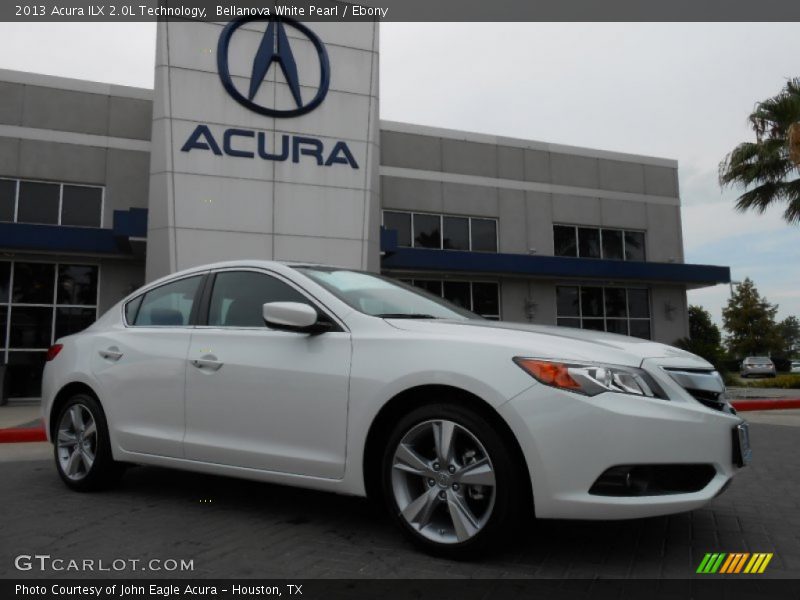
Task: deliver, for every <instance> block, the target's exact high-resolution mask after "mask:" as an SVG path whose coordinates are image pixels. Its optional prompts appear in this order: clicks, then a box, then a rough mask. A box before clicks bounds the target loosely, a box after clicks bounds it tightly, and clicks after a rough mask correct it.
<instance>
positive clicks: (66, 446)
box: [53, 394, 123, 492]
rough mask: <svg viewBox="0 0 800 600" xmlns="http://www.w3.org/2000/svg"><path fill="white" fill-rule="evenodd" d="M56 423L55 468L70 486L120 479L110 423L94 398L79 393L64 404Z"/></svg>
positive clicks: (93, 485)
mask: <svg viewBox="0 0 800 600" xmlns="http://www.w3.org/2000/svg"><path fill="white" fill-rule="evenodd" d="M56 423H57V427H56V430H55V436H54V437H55V439H54V440H53V445H54V452H55V459H56V468H57V469H58V474H59V475H60V476H61V479H62V480H63V481H64V483H66V484H67V486H69V487H70V488H72V489H73V490H76V491H79V492H86V491H91V490H97V489H102V488H106V487H109V486H111V485H113V484H114V483H116V482H117V480H118V479H119V476H120V475H121V474H122V470H123V467H122V465H121V464H120V463H118V462H115V461H114V459H113V456H112V454H111V443H110V441H109V437H108V424H107V423H106V418H105V415H104V414H103V410H102V409H101V408H100V403H99V402H98V401H97V400H96V399H95V398H93V397H92V396H89V395H88V394H76V395H75V396H73V397H72V398H70V399H69V400H67V402H66V403H65V404H64V405H63V406H62V407H61V410H60V411H59V413H58V419H57V421H56Z"/></svg>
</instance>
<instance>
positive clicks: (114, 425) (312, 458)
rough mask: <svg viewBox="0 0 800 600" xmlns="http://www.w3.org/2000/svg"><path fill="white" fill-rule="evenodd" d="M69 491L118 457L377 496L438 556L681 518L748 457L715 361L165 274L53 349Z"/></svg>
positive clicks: (111, 477) (347, 294) (358, 280)
mask: <svg viewBox="0 0 800 600" xmlns="http://www.w3.org/2000/svg"><path fill="white" fill-rule="evenodd" d="M43 398H44V401H43V402H44V405H43V406H44V408H43V410H44V417H45V422H46V424H47V433H48V436H49V439H50V441H51V442H52V443H53V444H54V452H55V461H56V465H57V468H58V472H59V474H60V475H61V478H62V479H63V480H64V482H65V483H66V484H67V485H68V486H69V487H70V488H73V489H75V490H79V491H84V490H93V489H98V488H101V487H105V486H108V485H110V484H111V483H113V482H114V481H115V479H116V477H117V476H118V475H119V474H120V472H121V470H122V468H123V465H124V464H125V463H138V464H147V465H160V466H164V467H175V468H182V469H190V470H194V471H201V472H205V473H213V474H218V475H230V476H236V477H244V478H250V479H256V480H261V481H268V482H275V483H282V484H289V485H295V486H301V487H307V488H315V489H319V490H327V491H332V492H340V493H344V494H355V495H369V496H371V497H376V498H380V499H381V500H382V502H383V503H385V505H386V507H387V508H388V511H389V513H390V515H391V517H392V518H393V519H394V520H395V521H396V522H397V524H398V525H399V527H400V528H401V529H402V530H403V531H404V532H405V533H406V534H407V535H408V536H409V537H410V538H411V539H412V540H414V541H415V542H417V543H418V544H420V545H421V546H423V547H424V548H426V549H427V550H429V551H433V552H438V553H440V554H445V555H449V556H454V557H459V556H467V555H472V554H474V553H476V552H477V551H479V550H482V549H485V548H486V547H488V546H490V545H492V544H493V543H494V542H497V541H498V540H500V539H501V538H502V535H503V533H504V532H506V531H508V530H509V528H513V527H518V526H519V524H520V523H521V522H522V521H523V520H524V519H525V518H526V517H527V516H529V515H533V514H535V515H536V516H537V517H540V518H566V519H573V518H574V519H625V518H635V517H646V516H651V515H663V514H668V513H674V512H680V511H687V510H692V509H695V508H698V507H700V506H703V505H704V504H706V503H707V502H708V501H709V500H711V499H712V498H714V497H715V496H716V495H717V494H719V493H720V492H721V491H722V490H723V489H724V488H725V486H726V485H727V484H728V482H729V481H730V479H731V477H733V476H734V474H735V473H736V472H737V470H738V469H739V468H740V467H742V466H744V465H745V464H746V463H747V462H748V461H749V459H750V445H749V439H748V429H747V424H746V423H744V422H743V421H742V420H741V419H740V418H739V417H737V416H736V414H735V411H733V410H732V409H731V408H730V406H729V404H728V403H727V401H726V399H725V398H726V397H725V388H724V385H723V383H722V380H721V378H720V376H719V375H718V374H717V373H716V372H715V371H714V369H713V367H712V366H711V365H710V364H709V363H707V362H706V361H705V360H703V359H701V358H698V357H697V356H694V355H692V354H689V353H687V352H684V351H682V350H678V349H676V348H673V347H670V346H666V345H662V344H658V343H654V342H651V341H647V340H641V339H636V338H629V337H624V336H619V335H612V334H606V333H598V332H595V331H585V330H577V329H567V328H556V327H543V326H531V325H522V324H515V323H505V322H493V321H489V320H485V319H482V318H480V317H478V316H477V315H474V314H472V313H469V312H466V311H464V310H462V309H460V308H457V307H455V306H454V305H451V304H449V303H447V302H445V301H444V300H442V299H440V298H438V297H434V296H432V295H429V294H427V293H425V292H422V291H420V290H418V289H416V288H413V287H410V286H408V285H406V284H404V283H401V282H398V281H395V280H392V279H388V278H385V277H382V276H379V275H374V274H371V273H366V272H359V271H353V270H347V269H341V268H334V267H323V266H317V265H300V264H282V263H276V262H267V261H241V262H235V263H234V262H229V263H219V264H214V265H207V266H203V267H196V268H193V269H189V270H186V271H182V272H180V273H176V274H174V275H171V276H169V277H166V278H163V279H160V280H158V281H155V282H153V283H151V284H148V285H147V286H145V287H143V288H142V289H140V290H138V291H136V292H134V293H133V294H131V295H130V296H129V297H127V298H126V299H124V300H123V301H121V302H120V303H119V304H117V305H116V306H114V307H113V308H112V309H111V310H109V311H108V312H107V313H106V314H105V315H103V316H102V317H101V318H100V319H99V320H98V321H97V322H95V323H94V324H93V325H92V326H90V327H89V328H88V329H86V330H85V331H83V332H82V333H79V334H76V335H72V336H69V337H65V338H63V339H60V340H59V341H58V343H57V344H56V345H54V346H53V347H52V348H50V350H49V352H48V362H47V364H46V368H45V373H44V379H43Z"/></svg>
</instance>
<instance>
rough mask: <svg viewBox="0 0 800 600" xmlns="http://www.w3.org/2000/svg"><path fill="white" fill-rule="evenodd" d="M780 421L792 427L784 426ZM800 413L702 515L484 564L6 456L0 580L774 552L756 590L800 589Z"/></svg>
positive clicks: (606, 561) (354, 527) (191, 480)
mask: <svg viewBox="0 0 800 600" xmlns="http://www.w3.org/2000/svg"><path fill="white" fill-rule="evenodd" d="M768 413H769V414H768ZM777 413H792V414H786V415H784V416H786V417H790V418H788V419H784V420H783V421H782V424H774V421H775V420H779V419H781V418H782V417H780V416H779V415H778V414H777ZM798 413H800V411H764V412H763V413H748V414H747V415H746V417H747V418H750V420H751V422H752V432H751V438H752V444H753V448H754V462H753V464H752V465H751V466H749V467H747V468H745V469H743V470H742V472H741V473H740V474H739V475H738V476H737V477H736V478H735V480H734V481H733V483H732V484H731V486H730V487H729V489H728V490H727V491H726V492H725V493H724V494H723V495H721V496H720V497H718V498H716V499H715V500H713V501H712V502H711V503H710V504H709V505H708V506H707V507H705V508H703V509H700V510H696V511H694V512H691V513H683V514H678V515H673V516H669V517H658V518H650V519H639V520H633V521H600V522H593V521H540V522H537V523H536V524H534V525H533V526H532V527H530V528H520V529H519V530H517V531H516V532H515V533H514V535H513V536H512V537H510V538H509V539H508V540H507V544H506V547H505V548H504V549H502V550H501V551H500V552H499V553H498V554H496V555H495V556H491V557H488V558H485V559H483V560H481V561H478V562H473V563H464V562H453V561H448V560H444V559H437V558H431V557H429V556H426V555H424V554H421V553H419V552H418V551H417V550H416V549H414V548H413V547H412V546H411V545H409V544H408V543H407V542H406V541H405V540H404V539H403V538H402V537H401V536H400V535H399V533H398V532H396V531H395V529H394V528H393V527H392V526H391V525H390V523H389V522H388V520H387V518H386V517H385V516H384V515H383V513H382V512H381V510H379V509H377V508H376V507H373V506H372V505H371V504H370V503H369V502H368V501H366V500H363V499H359V498H352V497H345V496H337V495H334V494H329V493H322V492H314V491H308V490H301V489H297V488H289V487H282V486H277V485H269V484H262V483H254V482H248V481H241V480H235V479H227V478H223V477H214V476H208V475H198V474H193V473H186V472H179V471H172V470H168V469H160V468H153V467H134V468H131V469H130V470H129V471H128V472H127V473H126V475H125V477H124V478H123V481H122V483H121V484H120V486H119V487H117V488H115V489H113V490H111V491H108V492H103V493H95V494H77V493H74V492H71V491H69V490H67V489H66V488H65V487H64V485H63V484H62V483H61V481H60V480H59V478H58V476H57V474H56V471H55V467H54V466H53V462H52V457H51V449H50V446H49V445H48V444H46V443H29V444H0V476H1V477H2V482H3V485H2V487H0V504H1V505H2V507H3V515H4V516H3V518H2V520H0V577H37V578H38V577H64V576H68V577H84V576H85V574H81V573H70V572H64V571H55V570H52V569H49V570H45V571H44V572H38V571H27V572H20V571H18V570H17V569H15V566H14V560H15V557H17V556H19V555H21V554H24V555H33V554H37V553H39V554H47V555H50V556H51V557H60V558H64V559H67V560H70V559H76V560H83V559H94V560H103V561H105V564H109V563H111V561H113V560H115V559H125V560H130V559H137V560H141V561H147V560H149V559H152V558H156V559H159V560H162V561H163V560H168V559H174V560H176V561H180V560H190V561H192V566H193V568H192V570H187V571H175V572H169V573H165V572H163V571H160V572H153V571H147V570H144V571H142V570H141V568H140V567H138V566H137V567H136V569H132V568H126V569H124V570H122V571H119V572H113V573H110V574H109V573H105V574H103V575H102V576H125V577H164V576H168V577H237V578H250V577H252V578H255V577H271V578H451V577H455V578H535V577H548V578H560V577H570V578H575V577H581V578H615V577H621V578H691V577H709V576H708V575H696V574H695V571H696V569H697V567H698V565H699V564H700V562H701V561H702V559H703V557H704V555H705V554H706V553H709V552H750V553H755V552H772V553H774V557H773V559H772V561H771V562H770V564H769V567H768V569H767V570H766V572H765V573H764V574H763V575H758V576H755V577H770V578H798V577H800V452H798V441H800V430H799V429H798V428H797V425H798V424H800V414H798ZM765 419H766V421H765ZM779 422H780V421H779ZM732 577H733V576H732ZM737 577H753V576H749V575H748V576H745V575H740V576H737Z"/></svg>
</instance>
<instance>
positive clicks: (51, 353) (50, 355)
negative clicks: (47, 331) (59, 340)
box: [45, 344, 64, 362]
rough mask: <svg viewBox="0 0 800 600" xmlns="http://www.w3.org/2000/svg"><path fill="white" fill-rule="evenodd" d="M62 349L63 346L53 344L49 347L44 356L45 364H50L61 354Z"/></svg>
mask: <svg viewBox="0 0 800 600" xmlns="http://www.w3.org/2000/svg"><path fill="white" fill-rule="evenodd" d="M63 347H64V344H53V345H52V346H50V347H49V348H48V349H47V354H46V355H45V360H46V361H47V362H50V361H51V360H53V359H54V358H55V357H56V356H58V353H59V352H61V349H62V348H63Z"/></svg>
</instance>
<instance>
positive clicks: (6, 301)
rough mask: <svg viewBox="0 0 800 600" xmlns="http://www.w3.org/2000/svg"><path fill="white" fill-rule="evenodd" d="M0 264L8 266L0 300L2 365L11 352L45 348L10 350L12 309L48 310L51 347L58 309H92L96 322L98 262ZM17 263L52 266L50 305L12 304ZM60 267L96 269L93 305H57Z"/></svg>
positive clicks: (0, 354)
mask: <svg viewBox="0 0 800 600" xmlns="http://www.w3.org/2000/svg"><path fill="white" fill-rule="evenodd" d="M0 262H4V263H8V264H9V265H10V269H9V276H8V296H7V297H6V298H0V306H3V307H5V308H6V317H5V320H6V322H5V327H6V332H5V333H6V335H5V337H4V338H3V339H2V340H0V359H2V361H3V363H4V364H8V362H9V354H10V353H11V352H46V351H47V348H16V347H14V348H12V347H11V345H10V342H11V317H12V314H13V312H14V311H13V309H14V307H20V308H49V309H51V311H52V315H51V319H50V344H49V345H48V347H49V346H52V345H53V344H55V342H56V340H57V339H58V338H57V337H56V316H57V313H58V311H57V309H59V308H80V309H87V310H88V309H94V320H95V321H96V320H97V318H98V314H99V310H100V287H101V278H102V271H103V270H102V269H101V268H100V263H99V262H92V261H74V262H70V261H48V260H41V259H33V260H20V259H16V258H13V259H8V260H2V261H0ZM17 263H23V264H25V263H36V264H46V265H53V293H52V302H50V303H43V302H36V303H26V302H14V301H13V298H14V277H15V275H16V265H17ZM61 266H80V267H94V268H96V269H97V289H96V290H95V298H94V300H95V302H94V304H59V303H58V301H57V300H58V271H59V268H60V267H61Z"/></svg>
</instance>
